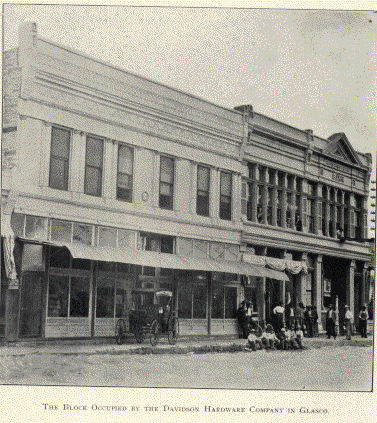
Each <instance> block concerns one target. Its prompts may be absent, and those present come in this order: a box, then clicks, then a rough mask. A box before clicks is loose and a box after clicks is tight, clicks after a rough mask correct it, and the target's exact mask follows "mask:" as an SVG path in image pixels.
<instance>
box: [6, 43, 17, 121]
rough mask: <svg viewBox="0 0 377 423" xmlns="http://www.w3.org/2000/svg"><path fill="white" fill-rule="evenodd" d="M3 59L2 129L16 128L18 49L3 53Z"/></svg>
mask: <svg viewBox="0 0 377 423" xmlns="http://www.w3.org/2000/svg"><path fill="white" fill-rule="evenodd" d="M3 57H4V59H3V129H4V128H12V127H16V126H17V99H18V97H19V95H20V90H21V68H20V67H19V61H18V48H14V49H12V50H8V51H6V52H4V56H3Z"/></svg>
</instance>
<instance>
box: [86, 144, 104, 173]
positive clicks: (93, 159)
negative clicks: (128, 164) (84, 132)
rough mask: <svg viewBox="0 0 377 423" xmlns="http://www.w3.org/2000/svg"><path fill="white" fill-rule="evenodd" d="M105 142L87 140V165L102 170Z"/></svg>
mask: <svg viewBox="0 0 377 423" xmlns="http://www.w3.org/2000/svg"><path fill="white" fill-rule="evenodd" d="M102 156H103V140H100V139H97V138H90V137H87V138H86V164H87V165H89V166H95V167H100V168H102Z"/></svg>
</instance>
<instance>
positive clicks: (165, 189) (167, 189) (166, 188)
mask: <svg viewBox="0 0 377 423" xmlns="http://www.w3.org/2000/svg"><path fill="white" fill-rule="evenodd" d="M172 191H173V187H172V186H171V185H168V184H165V183H163V182H161V184H160V194H161V195H166V196H169V197H170V196H171V195H172Z"/></svg>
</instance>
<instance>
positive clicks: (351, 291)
mask: <svg viewBox="0 0 377 423" xmlns="http://www.w3.org/2000/svg"><path fill="white" fill-rule="evenodd" d="M355 267H356V262H355V260H351V261H350V262H349V265H348V269H347V286H346V299H347V305H348V306H349V309H350V311H351V312H352V313H353V315H354V316H355Z"/></svg>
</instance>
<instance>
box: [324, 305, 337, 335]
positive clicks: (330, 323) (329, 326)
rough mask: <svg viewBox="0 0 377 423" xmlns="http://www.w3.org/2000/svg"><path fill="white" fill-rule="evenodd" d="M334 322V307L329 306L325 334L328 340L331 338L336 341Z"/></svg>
mask: <svg viewBox="0 0 377 423" xmlns="http://www.w3.org/2000/svg"><path fill="white" fill-rule="evenodd" d="M335 322H336V316H335V310H334V306H333V305H332V304H330V305H329V309H328V310H327V313H326V334H327V338H328V339H330V338H331V337H332V336H333V337H334V339H336V331H335Z"/></svg>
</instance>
